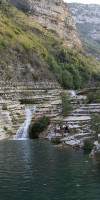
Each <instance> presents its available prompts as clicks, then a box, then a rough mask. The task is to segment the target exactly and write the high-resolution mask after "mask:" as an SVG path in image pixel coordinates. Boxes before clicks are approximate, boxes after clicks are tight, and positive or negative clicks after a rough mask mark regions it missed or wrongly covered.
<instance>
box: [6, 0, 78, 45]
mask: <svg viewBox="0 0 100 200" xmlns="http://www.w3.org/2000/svg"><path fill="white" fill-rule="evenodd" d="M5 1H7V2H9V3H12V4H13V5H15V6H16V7H17V8H19V9H23V10H27V11H29V12H30V15H31V17H32V18H34V19H35V20H36V21H37V22H38V23H40V24H41V25H43V26H45V28H46V29H49V30H51V31H53V32H55V33H57V34H58V35H59V37H61V38H63V39H65V41H66V43H67V44H68V45H69V46H73V45H75V46H78V47H80V48H81V47H82V45H81V42H80V39H79V38H78V35H77V31H76V27H75V24H74V22H73V19H72V17H71V15H70V13H69V11H68V8H67V6H66V5H65V3H64V2H63V0H5Z"/></svg>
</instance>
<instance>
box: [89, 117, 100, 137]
mask: <svg viewBox="0 0 100 200" xmlns="http://www.w3.org/2000/svg"><path fill="white" fill-rule="evenodd" d="M90 125H91V131H92V133H93V134H94V136H95V138H96V139H97V138H98V134H99V132H100V116H99V115H92V117H91V120H90Z"/></svg>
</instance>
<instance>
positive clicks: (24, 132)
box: [14, 106, 36, 139]
mask: <svg viewBox="0 0 100 200" xmlns="http://www.w3.org/2000/svg"><path fill="white" fill-rule="evenodd" d="M35 110H36V107H35V106H33V107H28V108H25V116H26V119H25V121H24V123H22V124H21V126H20V127H19V129H18V130H17V132H16V135H15V136H14V139H26V138H29V125H30V122H31V119H32V114H33V113H34V112H35Z"/></svg>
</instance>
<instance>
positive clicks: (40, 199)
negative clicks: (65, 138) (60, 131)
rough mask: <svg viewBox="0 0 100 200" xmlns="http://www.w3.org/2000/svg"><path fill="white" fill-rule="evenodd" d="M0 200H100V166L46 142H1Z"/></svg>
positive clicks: (84, 155)
mask: <svg viewBox="0 0 100 200" xmlns="http://www.w3.org/2000/svg"><path fill="white" fill-rule="evenodd" d="M0 199H1V200H100V164H99V163H98V162H97V161H94V160H93V159H90V158H89V155H88V153H86V152H84V151H83V150H76V149H62V148H60V147H58V146H56V145H53V144H51V143H49V142H47V141H39V140H12V141H2V142H0Z"/></svg>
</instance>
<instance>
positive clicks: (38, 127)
mask: <svg viewBox="0 0 100 200" xmlns="http://www.w3.org/2000/svg"><path fill="white" fill-rule="evenodd" d="M49 124H50V118H49V117H47V116H43V117H39V118H38V119H37V120H36V121H35V122H34V123H31V125H30V127H29V137H30V138H38V137H39V134H40V133H41V132H43V131H44V130H45V129H46V128H47V127H48V125H49Z"/></svg>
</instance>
